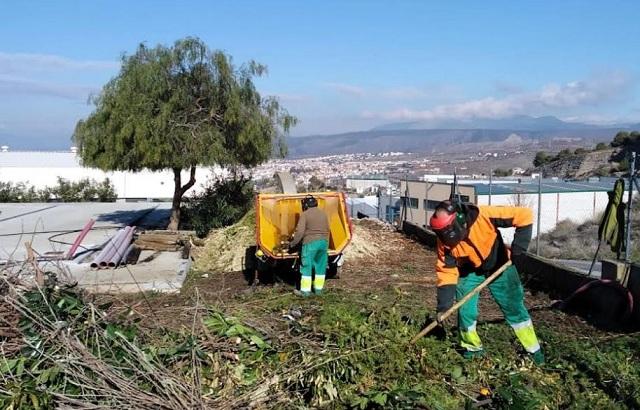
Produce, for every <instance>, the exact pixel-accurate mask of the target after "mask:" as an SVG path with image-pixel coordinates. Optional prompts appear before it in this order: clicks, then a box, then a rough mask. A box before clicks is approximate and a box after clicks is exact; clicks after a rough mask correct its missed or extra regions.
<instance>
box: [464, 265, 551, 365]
mask: <svg viewBox="0 0 640 410" xmlns="http://www.w3.org/2000/svg"><path fill="white" fill-rule="evenodd" d="M485 279H486V277H485V276H484V275H477V274H475V273H470V274H469V275H467V276H465V277H461V278H460V280H459V281H458V286H457V287H456V297H457V299H458V300H460V299H462V297H464V296H465V295H466V294H467V293H469V292H471V291H472V290H473V289H475V288H476V287H477V286H478V285H479V284H481V283H482V282H483V281H484V280H485ZM489 290H490V291H491V295H492V296H493V299H494V300H495V301H496V302H497V303H498V306H499V307H500V309H501V310H502V313H503V314H504V317H505V319H506V321H507V323H509V324H510V325H511V327H512V328H513V330H514V332H515V334H516V336H517V337H518V340H520V343H522V346H523V347H524V348H525V350H526V351H527V352H529V353H535V352H536V351H538V350H540V344H539V343H538V338H537V337H536V333H535V331H534V329H533V324H532V323H531V317H530V316H529V312H527V308H526V307H525V306H524V289H523V288H522V283H520V277H519V276H518V271H517V269H516V267H515V266H513V265H512V266H510V267H509V268H508V269H507V270H506V271H504V273H502V275H500V276H498V278H497V279H496V280H495V281H493V283H491V284H490V285H489ZM478 298H479V296H478V295H477V294H476V295H475V296H473V297H472V298H471V299H469V301H468V302H467V303H465V304H464V305H462V307H461V308H460V310H459V311H458V327H459V329H460V344H461V345H462V347H464V348H465V349H467V351H470V352H479V351H482V350H483V349H482V341H481V340H480V336H478V332H477V331H476V323H477V319H478Z"/></svg>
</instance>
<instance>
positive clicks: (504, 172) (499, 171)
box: [493, 168, 513, 177]
mask: <svg viewBox="0 0 640 410" xmlns="http://www.w3.org/2000/svg"><path fill="white" fill-rule="evenodd" d="M512 173H513V170H511V169H502V168H496V169H494V170H493V175H495V176H497V177H508V176H511V174H512Z"/></svg>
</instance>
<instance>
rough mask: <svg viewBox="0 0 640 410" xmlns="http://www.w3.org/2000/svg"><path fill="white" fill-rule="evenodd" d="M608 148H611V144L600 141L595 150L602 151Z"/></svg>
mask: <svg viewBox="0 0 640 410" xmlns="http://www.w3.org/2000/svg"><path fill="white" fill-rule="evenodd" d="M607 148H609V145H607V143H605V142H599V143H597V144H596V148H595V151H602V150H605V149H607Z"/></svg>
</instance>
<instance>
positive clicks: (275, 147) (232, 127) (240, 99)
mask: <svg viewBox="0 0 640 410" xmlns="http://www.w3.org/2000/svg"><path fill="white" fill-rule="evenodd" d="M264 74H266V67H265V66H263V65H260V64H258V63H256V62H254V61H250V62H248V63H246V64H243V65H241V66H239V67H236V66H234V64H233V62H232V59H231V57H230V56H228V55H227V54H225V53H223V52H222V51H215V50H210V49H209V48H208V47H207V46H206V44H204V43H203V42H202V41H201V40H199V39H197V38H185V39H182V40H178V41H176V42H175V43H174V45H173V46H170V47H167V46H163V45H158V46H156V47H153V48H150V47H147V46H146V45H144V44H141V45H140V46H138V49H137V50H136V52H135V54H133V55H130V56H126V55H125V56H123V58H122V66H121V69H120V72H119V74H118V75H117V76H116V77H114V78H113V79H111V80H110V81H109V82H108V83H107V84H106V85H105V86H104V88H103V89H102V92H101V93H100V94H99V95H98V96H96V97H95V98H94V99H93V103H94V104H95V107H96V108H95V110H94V112H93V113H91V114H90V115H89V117H88V118H86V119H85V120H81V121H79V122H78V124H77V126H76V129H75V132H74V135H73V139H74V141H75V143H76V145H77V146H78V152H79V154H80V157H81V159H82V162H83V164H85V165H87V166H93V167H97V168H100V169H103V170H122V171H139V170H142V169H149V170H153V171H158V170H165V169H171V170H173V172H174V183H175V184H176V186H175V193H174V203H173V213H172V223H171V224H170V228H177V222H178V221H179V206H180V199H181V198H182V195H183V194H184V193H185V192H186V191H187V190H188V189H189V188H191V186H193V184H194V183H195V169H196V166H197V165H201V166H213V165H221V166H226V167H238V166H246V167H251V166H255V165H258V164H260V163H262V162H264V161H266V160H267V159H269V158H270V157H271V156H272V155H274V154H279V155H284V154H285V153H286V145H285V143H284V135H285V134H286V133H287V132H288V131H289V129H290V127H292V126H293V125H295V122H296V119H295V118H294V117H292V116H291V115H289V114H288V113H287V111H286V110H284V109H283V108H282V107H281V106H280V104H279V102H278V100H277V99H276V98H274V97H262V96H261V95H260V93H259V92H258V91H257V89H256V87H255V85H254V83H253V80H254V78H256V77H259V76H262V75H264ZM183 169H189V170H190V179H189V181H188V182H187V183H186V184H185V185H184V186H182V185H181V181H180V171H181V170H183ZM176 219H177V220H176Z"/></svg>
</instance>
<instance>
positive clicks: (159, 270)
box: [43, 252, 191, 293]
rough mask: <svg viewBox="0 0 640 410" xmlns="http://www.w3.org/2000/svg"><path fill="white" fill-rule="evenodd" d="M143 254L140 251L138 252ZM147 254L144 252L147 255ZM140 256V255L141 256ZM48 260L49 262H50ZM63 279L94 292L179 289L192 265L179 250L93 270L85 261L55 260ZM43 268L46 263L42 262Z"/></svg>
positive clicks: (174, 290)
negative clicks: (128, 263)
mask: <svg viewBox="0 0 640 410" xmlns="http://www.w3.org/2000/svg"><path fill="white" fill-rule="evenodd" d="M141 256H143V255H141ZM146 256H147V255H144V257H146ZM141 260H143V258H141ZM50 263H51V262H50ZM56 266H58V267H59V268H60V269H61V270H62V271H63V273H62V276H63V278H62V279H63V280H65V281H69V282H71V283H73V282H77V283H78V285H79V286H80V287H82V288H84V289H87V290H88V291H90V292H95V293H137V292H146V291H157V292H166V293H173V292H178V291H179V290H180V288H181V287H182V284H183V283H184V280H185V279H186V276H187V272H188V271H189V269H190V267H191V260H190V259H181V253H180V252H158V253H157V254H155V257H154V258H153V259H152V260H150V261H148V262H140V263H138V264H136V265H127V266H122V267H119V268H116V269H100V270H94V269H91V268H90V267H89V264H88V263H82V264H77V263H73V262H70V261H63V262H56ZM43 268H44V269H46V265H44V266H43Z"/></svg>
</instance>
